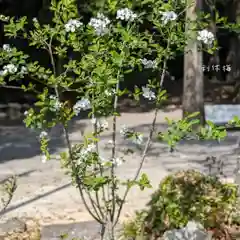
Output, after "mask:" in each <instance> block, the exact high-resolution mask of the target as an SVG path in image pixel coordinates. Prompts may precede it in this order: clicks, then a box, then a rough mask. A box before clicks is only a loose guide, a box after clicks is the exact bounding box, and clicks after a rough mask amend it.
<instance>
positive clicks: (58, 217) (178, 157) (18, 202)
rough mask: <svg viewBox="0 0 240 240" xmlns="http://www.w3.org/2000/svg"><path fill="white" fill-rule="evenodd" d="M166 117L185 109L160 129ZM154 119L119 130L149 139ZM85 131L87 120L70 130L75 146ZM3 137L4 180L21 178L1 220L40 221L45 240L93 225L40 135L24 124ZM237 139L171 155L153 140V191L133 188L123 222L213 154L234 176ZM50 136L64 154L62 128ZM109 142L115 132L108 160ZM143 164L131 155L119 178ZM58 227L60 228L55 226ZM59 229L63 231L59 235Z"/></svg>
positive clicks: (148, 167)
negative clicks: (164, 182) (44, 157)
mask: <svg viewBox="0 0 240 240" xmlns="http://www.w3.org/2000/svg"><path fill="white" fill-rule="evenodd" d="M166 116H167V117H168V118H170V119H179V118H181V110H174V111H170V112H163V111H162V112H160V113H159V117H158V119H157V130H158V131H161V130H164V129H165V128H166V122H165V120H164V119H165V117H166ZM152 118H153V112H146V113H123V114H122V116H121V117H120V118H119V121H118V126H117V127H118V129H119V128H120V126H121V125H122V124H126V125H128V126H129V127H132V128H134V129H136V130H137V131H140V132H143V133H144V135H145V136H146V135H147V132H148V129H149V127H150V124H151V121H152ZM110 123H111V122H110ZM83 130H84V131H85V132H87V131H89V130H90V127H89V122H88V121H87V120H76V121H74V123H73V124H72V126H71V129H70V132H71V134H70V135H71V140H72V142H78V141H81V139H82V136H81V132H82V131H83ZM0 134H1V138H0V181H3V180H4V179H5V178H6V177H7V176H9V175H10V174H13V173H14V174H18V175H19V178H18V188H17V191H16V193H15V195H14V198H13V201H12V203H11V204H10V206H9V208H8V209H7V211H6V212H5V214H4V215H2V216H1V217H2V220H6V219H8V218H11V217H22V216H24V217H26V216H28V217H34V218H37V219H39V221H40V223H41V225H42V226H45V228H43V233H44V234H45V235H47V238H46V237H45V238H44V237H43V239H56V238H55V236H54V234H55V235H57V234H61V233H59V231H61V229H63V230H64V229H65V227H66V229H68V228H71V229H72V228H75V229H78V228H79V229H81V228H82V227H80V225H81V224H80V223H79V224H80V225H79V226H78V225H76V226H75V225H65V224H73V223H76V222H84V224H88V222H89V221H92V219H91V217H90V216H89V215H88V213H87V212H86V211H85V208H84V206H83V204H82V202H81V200H80V197H79V194H78V192H77V190H76V189H75V188H74V187H72V186H71V184H70V179H69V178H68V176H66V175H65V174H64V171H63V170H62V169H61V168H60V164H59V161H58V160H51V161H49V162H47V163H45V164H43V163H41V160H40V156H39V153H40V151H39V144H38V139H37V136H36V134H35V133H32V132H30V131H29V130H28V129H26V128H25V127H24V126H23V125H19V126H1V127H0ZM238 136H240V133H239V132H229V136H228V138H227V140H226V141H225V142H223V143H220V144H218V143H214V142H201V143H199V142H196V141H188V142H183V143H181V144H180V145H179V146H178V148H177V151H176V152H174V153H170V152H169V150H168V147H167V146H166V145H165V144H163V143H159V142H156V141H154V142H153V144H152V145H151V149H150V151H149V154H148V157H147V159H146V162H145V164H144V166H143V170H142V172H144V173H147V174H148V175H149V177H150V179H151V183H152V185H153V189H150V190H146V191H143V192H142V191H140V190H138V189H133V191H131V192H130V194H129V198H128V201H127V204H126V206H125V208H124V209H123V214H122V216H121V220H124V219H126V218H128V217H130V216H131V215H132V214H133V213H134V211H135V210H137V209H140V208H142V207H143V206H144V205H145V204H146V202H147V201H148V200H149V195H150V194H151V193H152V191H154V190H155V189H156V187H157V186H158V184H159V181H160V180H161V179H162V178H163V177H164V176H166V175H167V174H168V173H169V172H173V171H176V170H179V169H189V168H194V169H198V170H201V171H206V170H207V167H206V166H205V164H206V157H207V156H209V155H210V156H215V157H217V159H220V160H222V162H223V174H224V175H225V176H226V177H228V178H232V176H233V172H234V170H235V169H236V163H237V158H238V155H239V154H238V148H237V145H236V142H237V139H238ZM51 138H52V141H51V152H52V153H53V154H56V155H58V154H59V152H61V151H63V150H64V141H63V136H62V132H61V130H60V129H59V128H55V129H53V131H52V132H51ZM110 139H111V132H110V131H108V132H106V133H105V134H104V135H103V137H102V141H101V144H100V145H101V151H102V155H103V156H108V154H109V150H108V149H106V145H107V143H108V141H109V140H110ZM126 147H129V143H126V142H125V141H123V140H122V139H121V138H120V136H117V148H118V150H122V149H123V148H126ZM239 152H240V151H239ZM139 161H140V155H139V153H138V152H135V153H134V154H133V155H129V156H127V157H126V162H125V163H124V164H123V165H121V166H120V167H119V168H118V171H117V174H118V175H119V176H120V177H121V178H123V179H126V178H130V177H132V176H134V174H135V171H136V167H137V166H138V164H139ZM216 170H217V165H216V164H215V169H213V171H216ZM123 190H124V189H120V192H121V193H122V192H123ZM136 201H137V204H136ZM86 222H87V223H86ZM55 224H58V225H56V226H53V225H55ZM59 224H60V225H59ZM61 224H63V225H61ZM89 224H93V223H89ZM49 226H51V227H49ZM54 229H59V231H58V230H54ZM83 229H85V227H83ZM91 229H92V227H91ZM71 231H73V230H71ZM51 234H52V235H51Z"/></svg>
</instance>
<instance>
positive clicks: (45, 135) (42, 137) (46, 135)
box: [39, 131, 48, 140]
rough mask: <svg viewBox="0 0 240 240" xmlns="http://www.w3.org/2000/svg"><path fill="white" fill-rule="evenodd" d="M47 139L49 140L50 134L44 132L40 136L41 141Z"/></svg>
mask: <svg viewBox="0 0 240 240" xmlns="http://www.w3.org/2000/svg"><path fill="white" fill-rule="evenodd" d="M46 138H48V133H47V132H46V131H42V132H41V133H40V135H39V139H40V140H42V139H46Z"/></svg>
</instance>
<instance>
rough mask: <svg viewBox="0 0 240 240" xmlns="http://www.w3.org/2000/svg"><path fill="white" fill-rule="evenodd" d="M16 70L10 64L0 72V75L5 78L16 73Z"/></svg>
mask: <svg viewBox="0 0 240 240" xmlns="http://www.w3.org/2000/svg"><path fill="white" fill-rule="evenodd" d="M17 70H18V69H17V67H16V66H15V65H14V64H12V63H10V64H7V65H6V66H4V67H3V70H2V71H0V75H1V76H6V75H8V74H14V73H16V72H17Z"/></svg>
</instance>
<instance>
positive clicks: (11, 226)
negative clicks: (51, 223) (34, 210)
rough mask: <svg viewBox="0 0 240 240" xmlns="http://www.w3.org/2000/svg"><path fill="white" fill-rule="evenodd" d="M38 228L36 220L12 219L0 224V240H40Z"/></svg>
mask: <svg viewBox="0 0 240 240" xmlns="http://www.w3.org/2000/svg"><path fill="white" fill-rule="evenodd" d="M40 238H41V236H40V227H39V224H38V222H37V221H36V220H33V219H27V220H21V219H18V218H13V219H10V220H8V221H6V222H5V223H2V224H0V239H1V240H17V239H22V240H40Z"/></svg>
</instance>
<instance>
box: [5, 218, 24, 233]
mask: <svg viewBox="0 0 240 240" xmlns="http://www.w3.org/2000/svg"><path fill="white" fill-rule="evenodd" d="M26 229H27V226H26V224H25V223H24V222H23V221H21V220H20V219H18V218H12V219H9V220H7V221H6V222H5V223H1V224H0V236H7V235H9V234H12V233H23V232H25V231H26Z"/></svg>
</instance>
